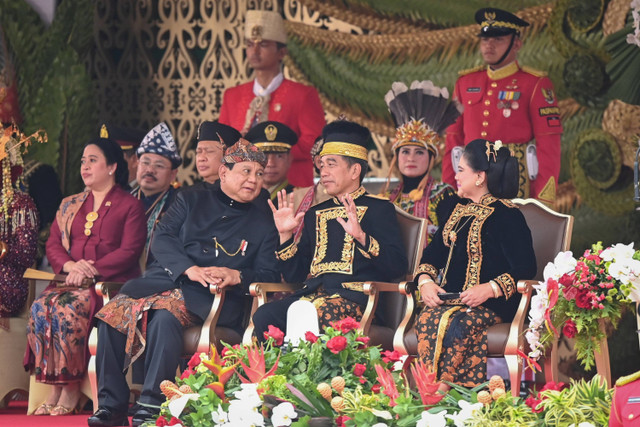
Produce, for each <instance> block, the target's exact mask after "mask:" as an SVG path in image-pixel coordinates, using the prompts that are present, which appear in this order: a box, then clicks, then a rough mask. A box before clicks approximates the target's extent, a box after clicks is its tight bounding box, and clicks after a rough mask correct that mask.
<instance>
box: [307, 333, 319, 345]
mask: <svg viewBox="0 0 640 427" xmlns="http://www.w3.org/2000/svg"><path fill="white" fill-rule="evenodd" d="M304 339H305V340H307V341H309V342H310V343H311V344H313V343H315V342H316V341H318V337H317V336H316V334H314V333H313V332H311V331H307V332H305V333H304Z"/></svg>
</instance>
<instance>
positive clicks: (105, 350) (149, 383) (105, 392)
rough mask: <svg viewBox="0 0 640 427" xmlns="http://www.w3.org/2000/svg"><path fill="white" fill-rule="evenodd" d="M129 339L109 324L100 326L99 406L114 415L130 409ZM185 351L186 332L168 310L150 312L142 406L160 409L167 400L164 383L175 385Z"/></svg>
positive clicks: (97, 367) (102, 323)
mask: <svg viewBox="0 0 640 427" xmlns="http://www.w3.org/2000/svg"><path fill="white" fill-rule="evenodd" d="M126 340H127V337H126V335H124V334H123V333H121V332H119V331H118V330H116V329H114V328H112V327H111V326H109V325H108V324H106V323H104V322H102V321H99V322H98V354H97V355H96V371H97V374H98V404H99V406H102V407H106V408H108V409H110V410H111V411H114V412H125V411H126V410H127V407H128V405H129V385H128V384H127V380H126V370H125V369H124V353H125V352H124V350H125V344H126ZM182 349H183V328H182V325H181V324H180V322H179V321H178V319H176V318H175V317H174V316H173V315H172V314H171V313H169V312H168V311H167V310H150V311H149V318H148V323H147V343H146V348H145V353H146V354H145V359H144V383H143V386H142V393H141V394H140V402H141V403H147V404H151V405H160V404H162V403H163V402H164V401H165V400H166V398H165V397H164V395H163V394H162V393H161V392H160V383H161V382H162V381H164V380H171V381H173V380H174V379H175V376H176V369H177V367H178V363H179V362H180V357H181V355H182Z"/></svg>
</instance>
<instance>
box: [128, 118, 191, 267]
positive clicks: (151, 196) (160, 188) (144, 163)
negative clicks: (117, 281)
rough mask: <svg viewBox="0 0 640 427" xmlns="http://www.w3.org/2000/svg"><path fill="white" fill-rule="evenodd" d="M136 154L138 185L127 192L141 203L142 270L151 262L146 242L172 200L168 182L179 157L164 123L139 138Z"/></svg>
mask: <svg viewBox="0 0 640 427" xmlns="http://www.w3.org/2000/svg"><path fill="white" fill-rule="evenodd" d="M136 153H137V155H138V171H137V174H136V181H137V183H138V185H137V186H136V187H135V188H134V189H133V190H131V194H133V195H134V196H136V197H137V198H138V199H140V201H142V203H143V204H144V208H145V213H146V217H147V243H146V245H145V250H144V252H143V253H142V260H141V265H142V267H143V269H144V268H145V267H146V266H148V265H150V264H151V261H153V255H152V254H151V251H150V250H149V243H150V242H151V237H152V236H153V231H154V229H155V225H156V224H157V223H158V221H159V220H160V216H161V215H162V214H163V213H164V212H165V211H166V210H167V208H168V207H169V204H170V203H171V201H172V200H173V196H174V194H173V193H174V191H175V189H174V188H173V187H172V186H171V183H172V182H173V181H175V179H176V175H177V173H178V166H180V164H181V163H182V158H181V157H180V154H179V153H178V147H177V145H176V143H175V141H174V139H173V135H171V131H170V130H169V128H168V127H167V125H166V124H164V123H160V124H159V125H157V126H156V127H154V128H153V129H151V130H150V131H149V133H148V134H147V135H146V136H145V137H144V138H143V139H142V142H141V143H140V146H139V147H138V150H137V151H136Z"/></svg>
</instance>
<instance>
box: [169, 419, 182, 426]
mask: <svg viewBox="0 0 640 427" xmlns="http://www.w3.org/2000/svg"><path fill="white" fill-rule="evenodd" d="M177 424H180V425H182V421H180V420H179V419H177V418H176V417H171V419H170V420H169V424H167V425H168V426H175V425H177Z"/></svg>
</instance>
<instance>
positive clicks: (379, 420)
mask: <svg viewBox="0 0 640 427" xmlns="http://www.w3.org/2000/svg"><path fill="white" fill-rule="evenodd" d="M358 326H359V325H358V323H357V322H356V321H354V320H353V319H351V318H347V319H345V320H343V321H340V322H335V323H333V324H332V326H331V327H329V328H327V329H326V330H325V333H324V334H322V335H320V336H316V335H314V334H312V333H307V334H306V337H305V340H301V341H300V342H299V343H298V345H297V346H294V345H292V344H291V343H285V342H284V334H283V333H282V331H280V330H279V329H277V328H273V327H270V328H269V330H268V332H266V333H265V338H267V340H266V342H265V343H264V344H263V345H258V344H257V343H252V344H251V345H248V346H239V345H236V346H228V345H227V346H225V348H224V350H223V351H222V353H221V354H218V352H217V351H216V349H215V348H214V347H212V348H211V352H210V354H205V353H201V354H195V355H193V357H192V358H191V360H189V362H188V364H187V369H185V370H184V372H183V373H182V375H181V376H180V377H179V378H177V379H176V381H175V382H172V381H164V382H163V383H162V384H161V390H162V392H163V393H164V395H165V396H166V397H167V401H166V402H165V403H163V404H162V406H161V407H160V414H159V415H158V417H157V419H156V420H155V421H154V423H151V424H149V423H146V424H145V425H147V426H150V425H155V426H175V427H183V426H184V427H187V426H188V427H205V426H226V427H229V426H296V427H302V426H317V425H337V426H340V427H355V426H358V427H359V426H371V427H383V426H389V427H391V426H398V427H405V426H418V427H427V426H429V427H431V426H433V427H439V426H442V427H444V426H457V427H462V426H470V425H471V426H473V425H478V426H479V425H487V424H486V423H483V421H482V420H488V419H494V418H496V417H498V415H496V414H498V413H502V414H506V413H507V412H509V413H511V414H512V415H513V417H515V418H513V417H512V419H518V420H520V419H523V420H524V419H527V420H534V421H535V420H538V422H539V420H542V419H544V417H546V416H548V415H547V414H548V411H546V410H542V411H539V412H538V411H536V412H534V411H533V410H532V408H531V407H529V406H527V405H526V404H525V403H524V401H523V400H522V399H514V398H512V397H511V395H510V394H509V393H507V391H506V389H505V385H504V382H503V380H502V379H501V378H499V377H493V378H492V379H491V380H490V381H489V382H487V383H485V384H482V385H480V386H478V387H476V388H473V389H468V388H465V387H461V386H458V385H456V384H451V383H449V385H450V386H451V387H452V388H451V390H450V391H449V392H448V393H447V394H446V395H443V394H440V393H439V392H438V389H439V387H440V383H439V382H437V381H436V379H435V374H433V373H432V372H429V370H428V369H427V368H426V367H425V366H424V365H423V364H422V363H421V362H415V363H413V364H409V363H407V361H406V358H405V357H401V355H400V354H399V353H398V352H394V351H381V350H380V349H379V348H378V347H370V346H369V345H368V338H367V337H364V336H362V335H361V334H360V333H359V332H358V330H357V329H358ZM408 373H411V376H412V378H413V383H415V386H416V389H415V390H414V389H411V388H410V386H409V381H408V379H407V378H408ZM487 387H488V391H487V390H485V388H487ZM539 399H540V401H542V398H539ZM514 414H520V415H518V417H519V418H518V417H516V415H514ZM505 419H507V418H505ZM494 424H496V425H516V424H500V423H494ZM518 425H541V424H540V423H538V424H526V423H525V424H518ZM563 425H564V424H563ZM576 425H577V424H576Z"/></svg>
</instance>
